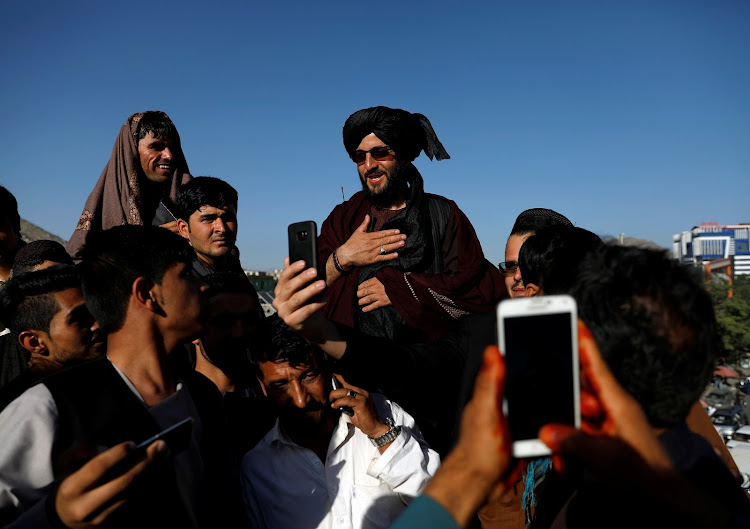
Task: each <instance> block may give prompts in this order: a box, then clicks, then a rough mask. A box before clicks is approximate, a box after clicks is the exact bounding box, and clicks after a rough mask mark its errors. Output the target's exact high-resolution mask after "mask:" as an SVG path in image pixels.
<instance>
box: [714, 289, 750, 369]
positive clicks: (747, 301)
mask: <svg viewBox="0 0 750 529" xmlns="http://www.w3.org/2000/svg"><path fill="white" fill-rule="evenodd" d="M708 288H709V291H710V293H711V297H712V298H713V301H714V308H715V310H716V321H717V322H718V324H719V331H720V332H721V336H722V340H723V342H724V347H725V349H726V354H727V361H728V362H729V363H736V362H737V361H739V359H740V358H742V357H743V356H744V355H746V354H750V276H747V275H744V276H737V277H735V279H734V284H733V285H732V287H731V290H732V293H733V295H732V297H729V290H730V286H729V282H728V281H727V280H726V279H724V278H722V277H719V276H713V277H712V278H711V283H710V285H709V286H708Z"/></svg>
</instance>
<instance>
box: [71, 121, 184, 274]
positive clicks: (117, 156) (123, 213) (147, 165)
mask: <svg viewBox="0 0 750 529" xmlns="http://www.w3.org/2000/svg"><path fill="white" fill-rule="evenodd" d="M191 178H192V177H191V176H190V171H189V169H188V166H187V162H186V161H185V155H184V154H183V153H182V146H181V145H180V135H179V134H178V133H177V128H176V127H175V126H174V123H172V120H171V119H169V116H167V115H166V114H165V113H164V112H161V111H158V110H150V111H147V112H138V113H136V114H133V115H132V116H130V117H129V118H128V120H127V121H126V122H125V123H124V124H123V126H122V127H121V128H120V133H119V134H118V135H117V139H116V140H115V145H114V148H113V149H112V156H111V157H110V159H109V161H108V162H107V165H106V166H105V167H104V171H102V174H101V176H100V177H99V181H98V182H97V183H96V186H94V189H93V191H91V194H90V195H89V197H88V199H86V204H85V205H84V207H83V213H81V218H80V219H79V221H78V225H77V226H76V229H75V231H74V232H73V235H71V237H70V240H69V241H68V244H67V245H66V249H67V250H68V253H69V254H70V255H71V256H73V258H74V259H76V260H79V259H80V256H79V255H78V254H79V252H80V251H81V248H82V247H83V245H84V244H85V243H86V239H87V238H88V236H89V235H90V234H91V233H92V232H96V231H102V230H106V229H109V228H112V227H114V226H120V225H122V224H136V225H146V226H148V225H154V226H163V227H165V228H167V229H169V230H171V231H174V232H176V231H177V218H176V217H175V216H174V215H173V213H172V209H173V207H174V206H173V202H174V199H175V197H176V195H177V189H178V188H179V187H180V186H181V185H182V184H184V183H185V182H187V181H188V180H190V179H191Z"/></svg>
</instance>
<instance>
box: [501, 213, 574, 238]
mask: <svg viewBox="0 0 750 529" xmlns="http://www.w3.org/2000/svg"><path fill="white" fill-rule="evenodd" d="M559 224H563V225H565V226H573V223H572V222H570V221H569V220H568V218H567V217H565V216H564V215H561V214H560V213H558V212H557V211H553V210H551V209H545V208H533V209H527V210H526V211H522V212H521V214H520V215H518V217H516V222H515V224H513V228H512V229H511V230H510V234H511V235H526V234H527V233H534V232H537V231H539V230H541V229H544V228H547V227H549V226H557V225H559Z"/></svg>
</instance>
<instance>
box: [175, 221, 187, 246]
mask: <svg viewBox="0 0 750 529" xmlns="http://www.w3.org/2000/svg"><path fill="white" fill-rule="evenodd" d="M177 231H178V233H179V234H180V235H182V236H183V237H184V238H185V239H187V240H188V241H189V240H190V226H188V223H187V222H185V221H184V220H182V219H177Z"/></svg>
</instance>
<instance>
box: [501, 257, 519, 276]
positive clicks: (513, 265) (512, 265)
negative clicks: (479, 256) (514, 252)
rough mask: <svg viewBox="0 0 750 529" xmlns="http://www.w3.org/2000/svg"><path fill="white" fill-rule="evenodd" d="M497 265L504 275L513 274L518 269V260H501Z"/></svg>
mask: <svg viewBox="0 0 750 529" xmlns="http://www.w3.org/2000/svg"><path fill="white" fill-rule="evenodd" d="M497 267H498V268H499V269H500V271H501V272H503V273H504V274H505V275H506V276H509V275H513V274H515V273H516V270H518V261H503V262H502V263H500V264H499V265H497Z"/></svg>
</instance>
